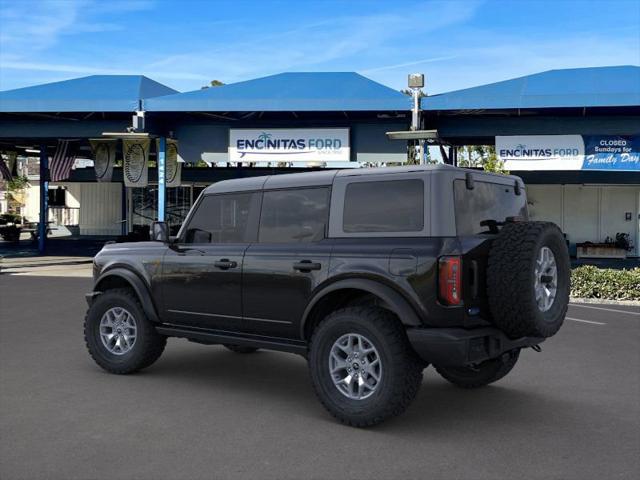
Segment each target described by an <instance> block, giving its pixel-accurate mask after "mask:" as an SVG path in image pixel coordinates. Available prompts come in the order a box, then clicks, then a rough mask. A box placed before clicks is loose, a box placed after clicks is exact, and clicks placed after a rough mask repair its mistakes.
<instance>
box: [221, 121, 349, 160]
mask: <svg viewBox="0 0 640 480" xmlns="http://www.w3.org/2000/svg"><path fill="white" fill-rule="evenodd" d="M350 157H351V154H350V147H349V129H348V128H270V129H244V128H242V129H230V130H229V161H232V162H233V161H237V162H313V161H319V162H348V161H349V160H350V159H351V158H350Z"/></svg>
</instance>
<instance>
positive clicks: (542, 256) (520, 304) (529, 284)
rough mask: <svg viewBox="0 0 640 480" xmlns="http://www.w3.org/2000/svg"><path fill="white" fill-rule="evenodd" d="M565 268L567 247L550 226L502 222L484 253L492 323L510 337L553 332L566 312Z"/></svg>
mask: <svg viewBox="0 0 640 480" xmlns="http://www.w3.org/2000/svg"><path fill="white" fill-rule="evenodd" d="M570 270H571V268H570V264H569V252H568V250H567V245H566V242H565V239H564V236H563V235H562V232H561V231H560V229H559V228H558V227H557V226H556V225H555V224H553V223H550V222H513V223H506V224H505V225H504V226H503V227H502V229H501V230H500V233H499V234H498V236H497V237H496V239H495V240H494V241H493V244H492V246H491V250H490V251H489V266H488V270H487V295H488V299H489V308H490V309H491V314H492V316H493V323H494V324H495V325H496V326H497V327H498V328H500V329H501V330H502V331H503V332H505V333H506V334H507V335H508V336H509V337H511V338H518V337H525V336H531V337H550V336H552V335H554V334H555V333H556V332H557V331H558V330H559V329H560V327H561V326H562V322H563V321H564V317H565V315H566V313H567V306H568V303H569V282H570Z"/></svg>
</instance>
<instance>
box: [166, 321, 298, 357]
mask: <svg viewBox="0 0 640 480" xmlns="http://www.w3.org/2000/svg"><path fill="white" fill-rule="evenodd" d="M156 331H157V332H158V333H160V334H161V335H166V336H168V337H178V338H186V339H188V340H192V341H194V342H198V343H204V344H208V345H214V344H220V343H229V344H233V345H242V346H246V347H255V348H264V349H267V350H277V351H279V352H290V353H297V354H299V355H303V356H306V355H307V342H305V341H303V340H292V339H288V338H279V337H266V336H262V335H250V334H240V333H236V332H229V331H226V330H208V329H201V328H195V327H186V326H182V325H180V326H177V325H171V324H162V325H158V326H157V327H156Z"/></svg>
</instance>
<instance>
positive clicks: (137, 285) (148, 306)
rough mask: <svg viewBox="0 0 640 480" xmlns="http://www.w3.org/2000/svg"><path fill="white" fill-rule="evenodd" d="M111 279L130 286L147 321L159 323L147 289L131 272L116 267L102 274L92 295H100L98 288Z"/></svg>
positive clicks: (136, 275)
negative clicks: (119, 280)
mask: <svg viewBox="0 0 640 480" xmlns="http://www.w3.org/2000/svg"><path fill="white" fill-rule="evenodd" d="M113 277H117V278H119V279H122V280H124V281H125V282H127V283H128V284H129V285H130V286H131V288H133V290H134V291H135V293H136V296H137V297H138V300H140V303H141V304H142V308H143V310H144V312H145V313H146V315H147V317H148V318H149V320H151V321H152V322H156V323H159V322H160V318H159V317H158V312H157V310H156V307H155V305H154V303H153V298H152V297H151V292H150V291H149V288H148V287H147V285H146V284H145V282H144V281H143V280H142V279H141V278H140V277H139V276H138V274H136V273H135V272H133V271H131V270H128V269H126V268H122V267H117V268H111V269H109V270H107V271H105V272H103V273H102V274H101V275H100V276H99V277H98V279H97V280H96V282H95V286H94V292H93V295H95V294H96V293H101V292H102V290H101V288H100V286H101V285H104V284H105V282H106V281H107V280H108V279H110V278H113ZM89 295H92V294H89Z"/></svg>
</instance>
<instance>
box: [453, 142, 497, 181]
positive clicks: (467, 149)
mask: <svg viewBox="0 0 640 480" xmlns="http://www.w3.org/2000/svg"><path fill="white" fill-rule="evenodd" d="M458 166H459V167H468V168H479V167H482V168H483V170H484V171H485V172H492V173H501V174H504V175H508V174H509V172H508V171H507V170H505V168H504V162H503V161H502V160H500V159H499V158H498V156H497V155H496V148H495V147H494V146H493V145H466V146H464V147H460V148H459V149H458Z"/></svg>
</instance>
